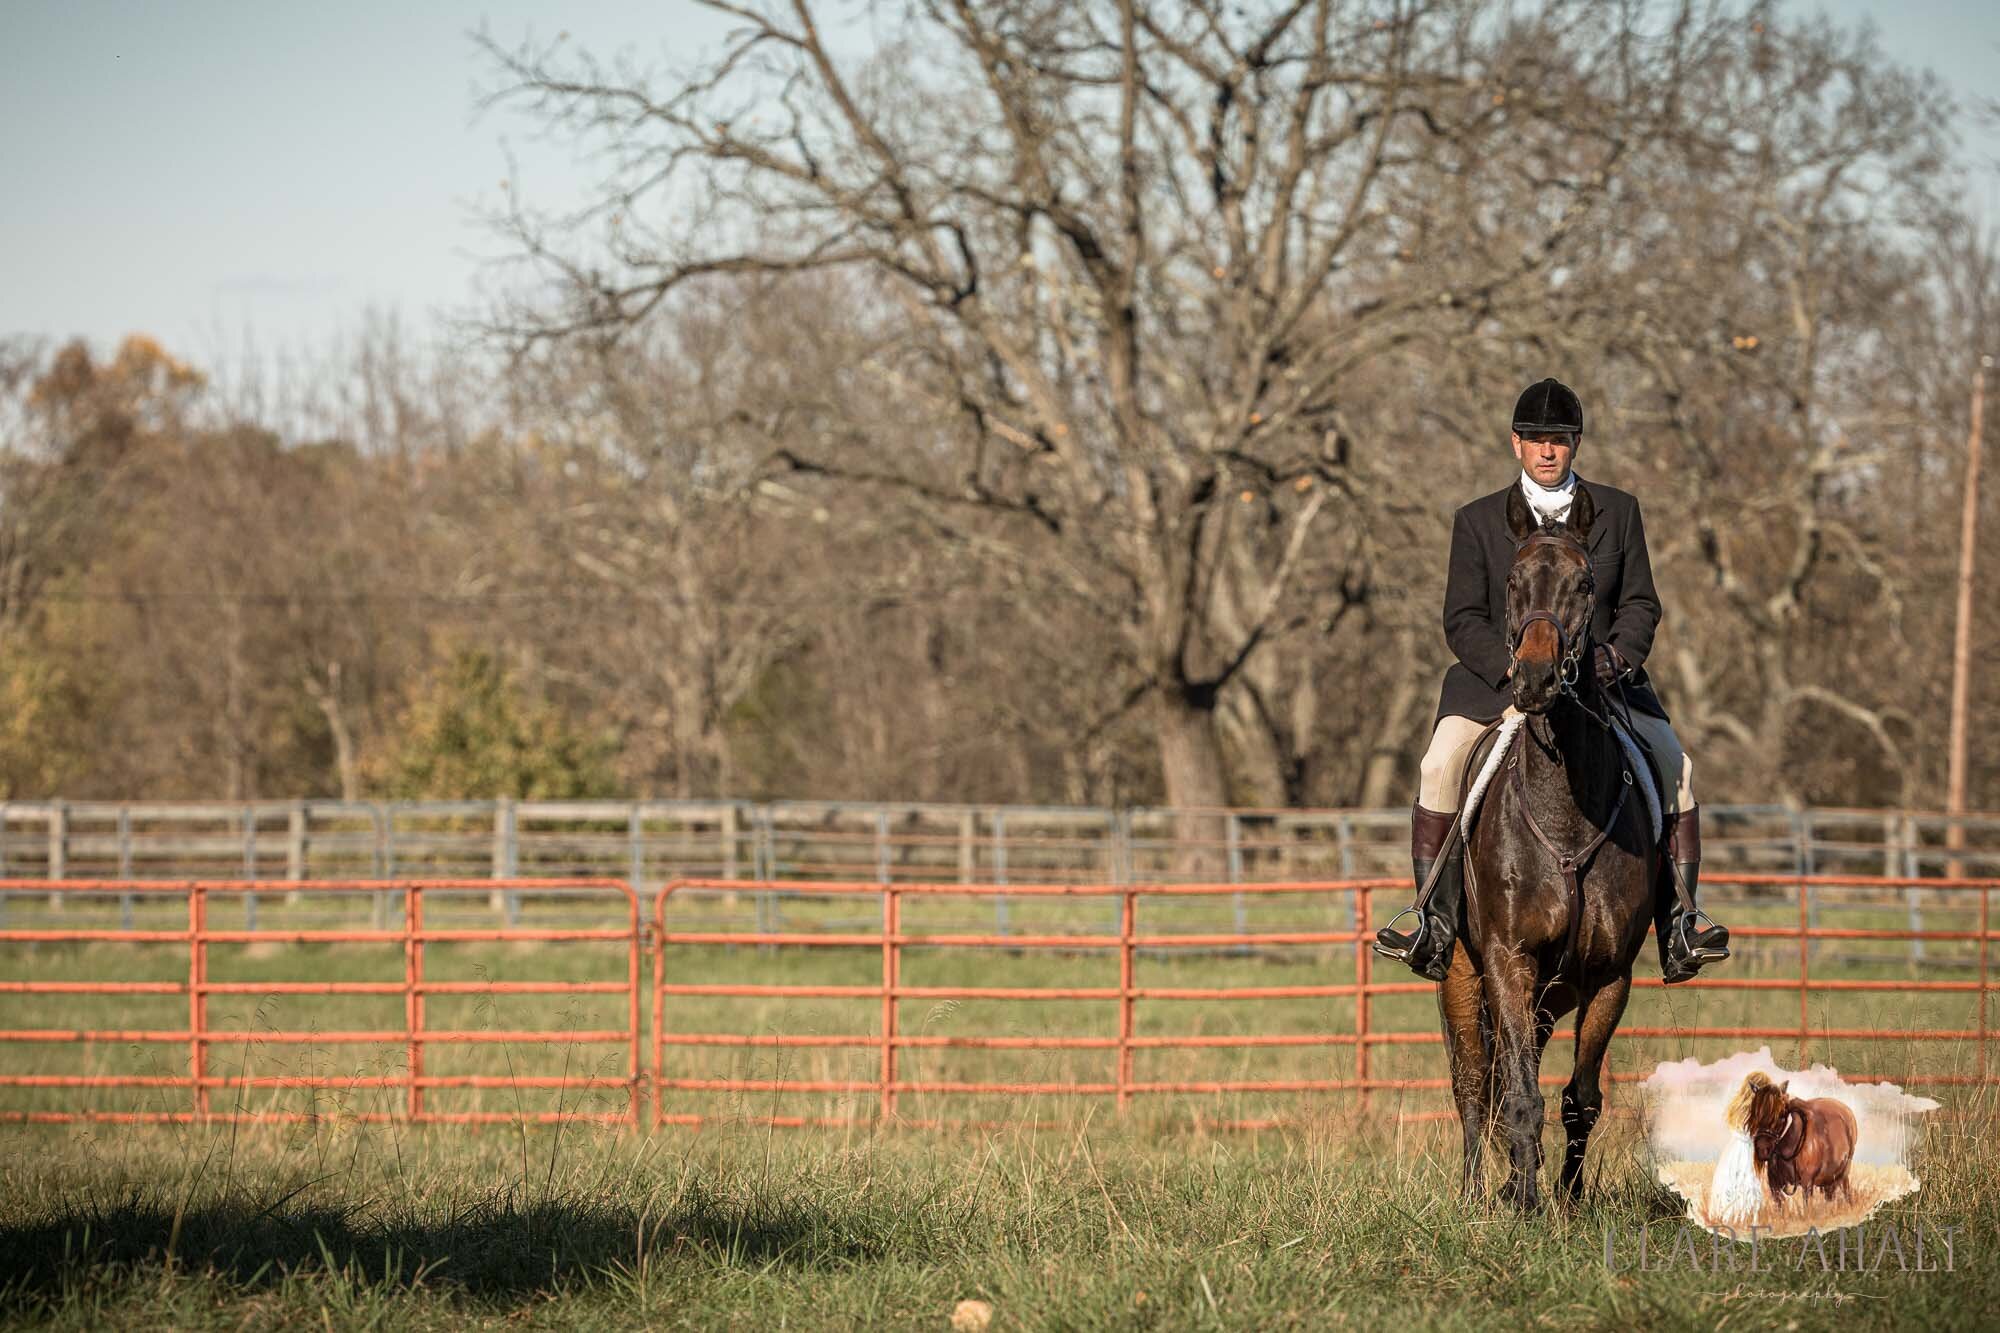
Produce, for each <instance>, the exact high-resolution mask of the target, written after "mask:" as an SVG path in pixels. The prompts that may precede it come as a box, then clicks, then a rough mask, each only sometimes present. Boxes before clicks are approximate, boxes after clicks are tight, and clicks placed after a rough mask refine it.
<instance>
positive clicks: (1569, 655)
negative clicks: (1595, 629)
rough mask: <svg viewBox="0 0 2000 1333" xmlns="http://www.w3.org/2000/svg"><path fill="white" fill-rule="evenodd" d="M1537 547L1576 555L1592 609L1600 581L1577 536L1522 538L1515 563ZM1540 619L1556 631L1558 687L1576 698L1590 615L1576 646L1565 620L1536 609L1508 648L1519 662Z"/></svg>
mask: <svg viewBox="0 0 2000 1333" xmlns="http://www.w3.org/2000/svg"><path fill="white" fill-rule="evenodd" d="M1534 546H1553V547H1555V548H1556V549H1557V550H1559V551H1562V552H1563V553H1565V554H1567V555H1573V556H1575V557H1576V558H1577V559H1578V560H1579V561H1580V562H1581V564H1582V566H1583V596H1584V604H1585V606H1586V607H1588V606H1590V605H1591V604H1592V603H1594V602H1595V600H1596V597H1597V580H1596V578H1595V576H1594V575H1593V573H1592V571H1591V568H1590V553H1589V552H1588V551H1586V550H1584V549H1583V543H1581V542H1579V541H1577V540H1576V539H1575V538H1574V537H1568V536H1564V535H1563V534H1561V533H1557V532H1537V533H1533V534H1531V535H1530V536H1527V537H1524V538H1522V539H1521V541H1520V543H1519V545H1518V546H1516V547H1515V550H1514V559H1515V561H1516V562H1517V563H1518V562H1519V560H1520V558H1521V554H1522V553H1523V552H1525V551H1527V550H1528V549H1529V548H1530V547H1534ZM1538 620H1545V621H1547V622H1548V623H1549V624H1550V625H1551V626H1552V627H1554V629H1555V632H1556V661H1557V672H1556V676H1557V682H1558V686H1559V688H1560V689H1561V691H1562V692H1563V693H1564V694H1567V695H1569V696H1571V697H1572V698H1574V697H1575V696H1576V689H1575V686H1576V682H1577V677H1578V676H1579V675H1580V674H1581V673H1582V670H1583V652H1584V649H1585V648H1587V647H1589V646H1590V643H1589V641H1590V616H1589V613H1588V611H1586V612H1585V615H1584V620H1583V633H1582V634H1580V635H1578V636H1577V639H1576V642H1574V643H1571V642H1570V638H1569V630H1568V629H1567V628H1566V627H1565V626H1564V625H1563V622H1562V617H1561V616H1559V615H1557V614H1556V613H1555V612H1553V611H1542V610H1534V611H1530V612H1528V613H1527V614H1525V615H1523V616H1522V617H1521V623H1520V624H1518V625H1516V626H1515V627H1514V641H1513V642H1512V643H1510V644H1508V645H1507V648H1508V652H1509V653H1510V654H1511V655H1512V656H1513V658H1514V660H1515V661H1516V662H1518V661H1520V659H1521V640H1522V639H1523V638H1525V637H1526V636H1527V633H1528V626H1530V625H1532V624H1534V623H1535V622H1536V621H1538Z"/></svg>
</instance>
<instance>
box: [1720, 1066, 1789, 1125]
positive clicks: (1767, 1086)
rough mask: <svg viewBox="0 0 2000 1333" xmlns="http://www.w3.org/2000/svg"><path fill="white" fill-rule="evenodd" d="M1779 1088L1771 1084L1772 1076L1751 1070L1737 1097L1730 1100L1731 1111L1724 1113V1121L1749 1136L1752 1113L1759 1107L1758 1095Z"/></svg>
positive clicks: (1737, 1092) (1737, 1091)
mask: <svg viewBox="0 0 2000 1333" xmlns="http://www.w3.org/2000/svg"><path fill="white" fill-rule="evenodd" d="M1777 1086H1778V1085H1777V1084H1775V1083H1773V1082H1771V1078H1770V1076H1769V1075H1768V1074H1766V1073H1764V1072H1763V1071H1762V1070H1758V1069H1753V1070H1751V1071H1750V1073H1749V1074H1748V1075H1747V1076H1746V1077H1745V1078H1744V1080H1743V1086H1741V1087H1739V1088H1738V1089H1737V1090H1736V1095H1735V1096H1734V1097H1731V1098H1730V1099H1729V1109H1728V1110H1727V1111H1725V1112H1723V1119H1725V1120H1727V1121H1728V1122H1729V1127H1730V1128H1731V1129H1734V1130H1740V1131H1741V1132H1743V1133H1745V1134H1748V1133H1749V1132H1750V1112H1751V1110H1752V1109H1753V1108H1754V1107H1755V1106H1756V1105H1757V1094H1758V1093H1760V1092H1764V1091H1766V1090H1774V1089H1776V1087H1777Z"/></svg>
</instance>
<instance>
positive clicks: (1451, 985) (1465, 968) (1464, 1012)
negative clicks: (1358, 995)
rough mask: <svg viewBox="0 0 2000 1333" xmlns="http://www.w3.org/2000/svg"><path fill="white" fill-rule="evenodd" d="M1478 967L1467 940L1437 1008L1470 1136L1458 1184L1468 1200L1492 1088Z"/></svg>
mask: <svg viewBox="0 0 2000 1333" xmlns="http://www.w3.org/2000/svg"><path fill="white" fill-rule="evenodd" d="M1481 1005H1482V996H1481V994H1480V987H1479V973H1478V972H1476V971H1475V970H1474V969H1473V966H1472V958H1471V956H1470V955H1469V954H1468V953H1467V952H1466V951H1465V949H1464V947H1463V946H1460V947H1458V948H1457V950H1456V952H1455V953H1454V954H1453V956H1452V960H1451V971H1449V972H1448V973H1446V974H1445V978H1444V981H1443V982H1442V983H1440V984H1439V986H1438V1012H1439V1013H1440V1014H1441V1015H1442V1016H1443V1019H1444V1048H1445V1053H1446V1056H1447V1057H1448V1059H1449V1062H1450V1066H1451V1099H1452V1102H1453V1104H1455V1105H1456V1106H1457V1107H1458V1124H1459V1129H1460V1131H1461V1132H1462V1133H1463V1135H1464V1138H1465V1162H1464V1167H1463V1170H1462V1172H1461V1174H1460V1176H1459V1190H1460V1192H1461V1193H1462V1194H1463V1195H1464V1197H1465V1198H1466V1199H1468V1200H1470V1199H1474V1198H1477V1197H1478V1195H1479V1165H1480V1154H1481V1149H1482V1148H1483V1146H1484V1140H1485V1137H1486V1132H1487V1123H1486V1118H1487V1115H1488V1114H1489V1110H1490V1108H1489V1101H1490V1098H1489V1095H1488V1090H1489V1088H1490V1087H1491V1086H1492V1078H1493V1060H1492V1056H1491V1054H1490V1052H1489V1050H1488V1044H1489V1041H1490V1038H1489V1037H1488V1036H1487V1035H1486V1033H1485V1031H1484V1028H1485V1019H1484V1016H1483V1015H1482V1013H1481V1012H1480V1009H1481Z"/></svg>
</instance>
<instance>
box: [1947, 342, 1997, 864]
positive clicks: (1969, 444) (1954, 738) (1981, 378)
mask: <svg viewBox="0 0 2000 1333" xmlns="http://www.w3.org/2000/svg"><path fill="white" fill-rule="evenodd" d="M1992 364H1993V358H1992V357H1991V356H1984V355H1982V356H1981V357H1980V358H1979V359H1978V361H1977V363H1975V364H1974V366H1973V368H1972V429H1971V431H1970V432H1969V433H1968V434H1967V435H1966V437H1965V512H1964V516H1963V517H1962V518H1961V519H1960V521H1959V529H1958V632H1957V635H1956V637H1955V639H1954V642H1953V644H1952V653H1951V771H1950V777H1949V780H1948V781H1947V783H1946V795H1945V813H1946V814H1947V815H1948V816H1949V817H1950V819H1951V823H1950V824H1949V825H1948V826H1947V828H1946V829H1945V846H1946V847H1948V848H1949V849H1951V850H1952V851H1954V852H1956V851H1960V850H1962V849H1963V848H1964V846H1965V713H1966V699H1967V694H1968V692H1969V690H1970V679H1971V666H1972V571H1973V551H1974V544H1973V539H1974V536H1975V535H1976V533H1977V531H1978V527H1979V453H1980V439H1979V437H1980V427H1981V424H1982V422H1981V417H1982V416H1983V415H1984V413H1985V409H1986V371H1987V368H1988V367H1990V366H1991V365H1992ZM1946 873H1947V874H1949V875H1951V877H1952V878H1954V879H1956V878H1957V877H1959V876H1960V875H1963V874H1964V873H1965V863H1964V862H1962V861H1960V860H1959V859H1958V858H1957V857H1955V856H1954V857H1953V858H1952V859H1951V862H1950V864H1949V865H1948V866H1947V867H1946Z"/></svg>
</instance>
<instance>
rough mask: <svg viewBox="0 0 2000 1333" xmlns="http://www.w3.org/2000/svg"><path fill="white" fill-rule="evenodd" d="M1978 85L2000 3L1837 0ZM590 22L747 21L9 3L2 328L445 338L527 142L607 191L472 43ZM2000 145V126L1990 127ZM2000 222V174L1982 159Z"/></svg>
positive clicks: (208, 350)
mask: <svg viewBox="0 0 2000 1333" xmlns="http://www.w3.org/2000/svg"><path fill="white" fill-rule="evenodd" d="M1800 7H1801V8H1815V7H1816V8H1823V9H1825V10H1826V11H1827V12H1829V13H1831V14H1832V15H1833V16H1834V17H1836V18H1838V19H1841V20H1843V21H1853V20H1856V19H1859V18H1862V17H1873V18H1874V19H1875V22H1876V23H1877V25H1878V26H1879V27H1880V29H1881V30H1882V32H1881V35H1882V41H1883V45H1884V46H1885V47H1886V48H1887V49H1888V50H1889V51H1890V53H1891V54H1892V55H1894V56H1895V57H1896V58H1898V59H1900V60H1902V61H1903V62H1905V63H1907V64H1910V65H1913V66H1917V67H1919V68H1928V69H1930V70H1932V71H1934V72H1935V73H1936V74H1937V75H1938V76H1939V77H1940V78H1942V79H1944V80H1945V81H1946V82H1947V83H1949V84H1950V85H1952V86H1953V87H1954V88H1956V89H1957V90H1958V91H1960V92H1961V93H1975V92H1976V93H1980V94H1983V95H1987V96H1996V95H2000V78H1996V77H1995V75H1994V74H1993V73H1992V71H1993V70H1994V69H1995V68H1996V67H2000V3H1995V2H1994V0H1902V2H1901V3H1896V4H1885V3H1880V0H1821V2H1820V3H1819V4H1817V5H1813V4H1810V3H1809V4H1807V5H1804V6H1800ZM482 23H483V24H484V25H485V26H486V27H487V28H488V30H490V31H491V32H492V33H493V35H494V36H495V37H496V38H497V39H498V40H499V41H500V42H501V43H502V44H503V45H507V46H512V45H517V44H518V43H519V42H520V41H521V40H522V39H523V38H525V37H527V36H529V35H530V34H532V35H534V36H535V37H537V38H547V37H550V36H553V35H554V34H555V33H557V32H559V31H567V32H568V33H569V34H570V40H571V41H573V42H575V43H577V44H578V45H579V46H581V47H583V48H584V49H587V50H590V51H592V52H593V53H595V54H597V55H598V56H600V57H601V58H608V57H610V56H611V55H613V54H615V53H616V52H618V51H620V50H621V49H622V50H628V51H630V52H631V53H632V54H633V55H634V56H635V57H638V58H639V59H641V60H642V61H650V62H653V63H659V62H662V61H669V62H673V63H679V62H680V61H682V60H685V59H688V58H691V57H693V56H694V55H696V54H698V53H699V52H700V50H702V49H703V48H705V47H707V46H710V45H712V44H713V43H714V42H715V41H716V40H718V39H719V37H720V35H721V34H722V32H723V31H725V26H726V25H725V23H724V22H723V21H720V20H717V19H715V18H713V17H711V16H709V15H708V14H706V13H705V12H704V11H700V10H697V9H696V8H694V7H693V6H692V5H688V4H684V3H665V4H635V3H629V2H628V3H622V4H613V3H606V2H605V0H568V2H566V3H564V4H561V5H549V4H543V5H534V4H525V3H480V4H452V3H444V2H443V0H424V2H423V3H416V4H412V3H409V0H401V2H399V3H381V2H378V0H344V2H343V3H338V4H305V3H257V4H245V3H233V4H221V3H211V2H210V0H179V2H178V3H172V4H169V3H133V2H132V0H115V2H114V0H67V2H59V0H4V2H3V3H0V124H4V125H5V126H6V127H7V130H8V134H7V137H6V139H5V141H4V144H0V335H3V334H13V333H36V334H43V335H47V336H49V337H68V336H72V335H82V336H84V337H87V338H89V339H91V340H92V341H93V343H95V344H97V345H98V346H99V347H100V349H104V350H108V349H109V348H110V347H111V346H112V345H114V344H115V342H116V340H117V339H118V338H119V337H120V336H122V335H123V334H125V333H127V332H130V331H135V330H143V331H146V332H149V333H152V334H153V335H155V336H156V337H159V338H160V339H161V340H162V341H163V342H164V343H165V344H166V345H167V347H168V348H169V349H170V350H172V351H174V352H176V353H177V354H179V355H181V356H183V357H186V358H188V359H190V360H193V361H194V362H195V363H196V364H197V365H201V366H204V367H207V368H217V367H219V366H221V365H222V364H224V363H225V362H228V361H231V360H235V359H238V358H239V357H240V356H241V354H242V353H243V350H244V348H245V347H246V346H248V345H254V346H255V347H256V348H257V350H258V353H259V355H261V356H266V357H268V356H271V355H274V354H281V353H285V352H287V351H295V352H297V353H299V354H301V355H305V356H307V357H310V356H311V355H313V353H314V352H315V351H316V350H319V349H323V348H324V347H325V346H326V345H327V344H328V342H329V340H330V339H332V338H333V337H335V336H337V335H341V334H352V333H353V332H354V331H355V330H356V329H357V328H358V327H359V325H360V322H361V319H362V316H363V313H364V312H365V311H367V310H370V309H373V310H375V311H378V312H383V313H392V314H394V315H395V316H397V318H398V319H399V321H400V323H401V325H402V327H403V329H404V331H405V332H406V333H408V334H410V335H413V336H414V337H415V338H416V339H418V340H422V339H423V338H426V337H428V336H429V333H430V332H431V330H432V329H434V328H435V326H436V316H437V314H438V313H439V312H440V311H443V310H446V309H450V308H455V307H462V306H464V305H465V304H466V303H467V302H469V301H470V300H471V299H472V296H473V294H474V290H475V289H474V283H475V278H476V275H477V274H478V273H479V271H480V261H481V257H482V256H486V257H491V256H495V255H497V254H499V253H500V252H501V243H500V242H499V240H498V239H497V238H496V237H494V236H493V235H491V233H489V232H486V231H484V230H483V229H481V228H480V227H479V226H478V224H477V223H476V221H475V220H474V213H475V210H476V209H477V208H478V207H480V206H482V205H484V206H492V205H495V204H497V203H498V201H499V197H500V196H499V191H498V188H497V187H498V183H499V181H500V179H501V178H502V177H504V176H507V175H508V174H509V167H508V158H507V154H508V152H509V151H512V152H513V154H514V155H515V159H516V168H515V177H516V180H517V182H518V184H519V185H520V186H521V188H522V189H523V191H524V193H525V195H526V197H527V199H528V200H529V201H530V202H531V203H533V204H535V205H537V206H546V207H560V206H564V205H566V204H574V203H580V202H582V201H583V200H584V199H585V198H587V197H588V188H589V184H590V182H591V180H592V179H593V176H592V173H591V170H590V167H589V164H588V163H586V162H579V161H576V160H574V159H573V157H572V154H571V151H570V149H569V148H568V146H567V145H566V144H558V143H551V142H547V141H544V140H543V139H541V138H540V137H539V136H540V131H539V130H538V127H537V126H536V125H535V124H534V123H533V122H531V121H529V120H527V119H525V118H524V117H523V116H522V115H520V114H519V113H516V112H513V111H511V110H506V109H498V110H491V111H487V112H485V113H478V112H476V111H475V108H474V87H475V85H477V84H481V83H488V82H490V81H491V77H492V76H491V72H490V70H489V69H488V68H487V66H486V64H485V62H484V58H483V56H482V55H481V53H480V52H478V51H477V50H476V49H475V47H474V45H473V43H472V40H471V38H470V37H469V36H468V35H467V34H468V33H469V32H470V30H472V29H474V28H477V27H479V26H480V25H481V24H482ZM1970 147H1971V148H1972V149H1973V150H1974V151H1976V152H1978V153H1981V154H1983V155H1985V156H1986V157H1989V158H1994V157H2000V135H1989V136H1986V137H1985V138H1984V139H1982V140H1980V141H1979V142H1977V143H1976V144H1973V145H1971V146H1970ZM1978 188H1979V190H1980V192H1981V194H1982V195H1983V200H1982V202H1983V203H1984V205H1985V208H1986V212H1987V213H1988V215H1989V216H1996V217H2000V206H1996V204H2000V176H1996V175H1995V174H1993V173H1990V172H1989V173H1987V174H1986V175H1985V176H1983V177H1981V179H1980V185H1979V187H1978Z"/></svg>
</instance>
